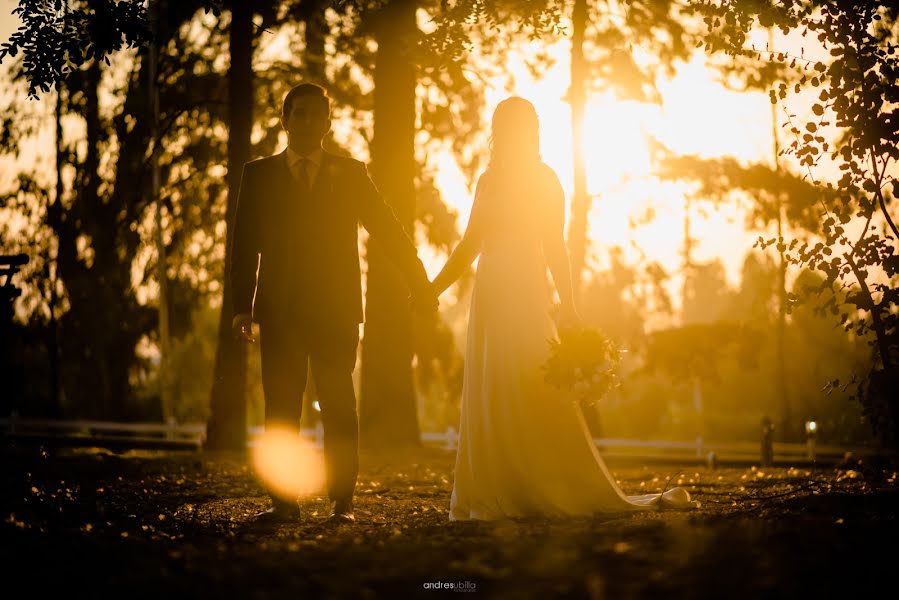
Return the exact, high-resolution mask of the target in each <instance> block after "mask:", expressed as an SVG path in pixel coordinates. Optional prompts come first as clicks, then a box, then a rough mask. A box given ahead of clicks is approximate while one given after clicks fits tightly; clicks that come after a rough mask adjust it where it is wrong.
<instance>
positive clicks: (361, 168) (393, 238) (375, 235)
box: [352, 161, 432, 295]
mask: <svg viewBox="0 0 899 600" xmlns="http://www.w3.org/2000/svg"><path fill="white" fill-rule="evenodd" d="M352 168H353V170H354V173H353V181H354V188H355V189H354V192H355V195H356V198H357V201H358V203H359V218H360V221H361V222H362V225H363V227H365V229H366V231H368V233H369V235H370V236H371V238H372V239H373V240H374V241H375V243H377V244H379V245H380V246H381V247H382V248H384V249H385V251H386V252H387V255H388V256H389V257H390V259H391V260H392V261H393V263H394V264H395V265H396V266H397V267H398V268H399V269H400V271H401V272H402V274H403V277H404V278H405V279H406V283H407V284H408V285H409V287H410V288H411V290H412V292H413V294H416V295H422V294H424V295H428V294H430V282H429V280H428V273H427V271H425V268H424V265H423V264H422V262H421V259H419V258H418V251H417V250H416V248H415V244H414V243H413V241H412V238H411V237H410V236H409V234H407V233H406V230H405V229H403V225H402V223H400V221H399V219H397V218H396V214H395V213H394V212H393V209H391V208H390V206H388V205H387V203H386V202H384V199H383V198H382V197H381V194H380V193H379V192H378V189H377V188H376V187H375V184H374V183H373V182H372V180H371V178H370V177H369V176H368V170H367V169H366V167H365V165H364V164H363V163H360V162H358V161H353V163H352ZM431 295H432V294H431Z"/></svg>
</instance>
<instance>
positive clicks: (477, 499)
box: [449, 163, 692, 521]
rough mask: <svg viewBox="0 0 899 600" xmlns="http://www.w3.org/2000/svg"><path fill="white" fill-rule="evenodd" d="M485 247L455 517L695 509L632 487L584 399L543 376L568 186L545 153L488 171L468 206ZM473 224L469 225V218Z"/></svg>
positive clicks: (682, 497) (469, 350) (469, 349)
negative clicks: (626, 488) (624, 485)
mask: <svg viewBox="0 0 899 600" xmlns="http://www.w3.org/2000/svg"><path fill="white" fill-rule="evenodd" d="M471 220H472V223H473V224H475V225H476V226H477V227H478V228H479V231H480V239H481V246H480V250H481V253H480V257H479V259H478V264H477V274H476V277H475V284H474V289H473V292H472V297H471V308H470V312H469V322H468V336H467V341H466V349H465V373H464V383H463V392H462V406H461V420H460V428H459V447H458V452H457V455H456V465H455V481H454V484H453V491H452V496H451V500H450V514H449V519H450V520H451V521H459V520H470V519H477V520H495V519H501V518H506V517H522V516H567V515H593V514H608V513H622V512H628V511H636V510H646V509H657V508H658V507H659V506H660V505H664V506H666V507H669V506H670V507H675V508H687V507H690V506H691V505H692V502H691V500H690V495H689V493H688V492H687V491H686V490H685V489H683V488H673V489H670V490H668V491H666V492H665V494H664V499H660V494H646V495H641V496H626V495H625V494H624V493H623V492H622V490H621V489H620V488H619V487H618V485H617V484H616V482H615V480H614V479H613V477H612V476H611V474H610V473H609V471H608V469H607V468H606V465H605V463H604V462H603V459H602V457H601V456H600V455H599V453H598V451H597V449H596V446H595V445H594V443H593V440H592V436H591V435H590V432H589V429H588V428H587V425H586V422H585V420H584V416H583V414H582V412H581V410H580V407H579V406H578V405H577V404H576V403H574V402H572V401H571V398H570V397H567V393H566V392H564V391H560V390H558V389H557V388H554V387H552V386H550V385H548V384H546V383H545V382H544V379H543V378H544V372H543V370H542V365H543V364H544V362H545V361H546V359H547V357H548V354H549V343H548V341H549V340H550V339H557V337H556V336H557V332H556V326H555V323H554V322H553V320H552V318H551V315H550V312H549V309H550V306H551V298H552V297H551V295H550V287H549V281H548V278H547V263H546V259H545V257H544V253H543V243H542V240H543V239H546V236H548V235H551V234H553V233H555V234H556V235H558V232H560V231H561V228H562V226H563V221H564V195H563V192H562V188H561V186H560V185H559V182H558V178H557V177H556V175H555V173H554V172H553V171H552V170H551V169H550V168H549V167H548V166H546V165H544V164H543V163H538V164H537V165H535V168H534V169H532V170H529V172H524V173H523V172H520V171H517V172H515V173H511V172H508V173H503V172H502V171H499V170H496V169H491V170H488V171H487V172H486V173H485V174H484V175H482V177H481V180H480V182H479V184H478V191H477V193H476V196H475V201H474V205H473V207H472V214H471ZM470 227H471V225H470Z"/></svg>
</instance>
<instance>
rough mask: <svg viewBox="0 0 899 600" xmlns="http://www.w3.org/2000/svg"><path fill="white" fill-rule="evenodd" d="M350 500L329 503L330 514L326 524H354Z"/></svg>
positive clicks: (354, 517) (354, 519)
mask: <svg viewBox="0 0 899 600" xmlns="http://www.w3.org/2000/svg"><path fill="white" fill-rule="evenodd" d="M355 522H356V516H355V515H354V514H353V501H352V500H334V501H332V502H331V514H330V515H328V523H335V524H339V523H355Z"/></svg>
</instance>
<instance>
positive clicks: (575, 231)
mask: <svg viewBox="0 0 899 600" xmlns="http://www.w3.org/2000/svg"><path fill="white" fill-rule="evenodd" d="M571 22H572V32H571V87H570V89H569V90H568V101H569V103H570V104H571V139H572V146H573V147H572V158H573V162H574V195H573V197H572V198H571V222H570V223H569V225H568V246H569V248H570V251H571V278H572V285H573V286H574V297H575V301H577V300H579V299H580V291H581V287H582V284H583V277H584V267H585V265H586V257H587V218H588V214H589V212H590V196H589V195H588V193H587V169H586V159H585V157H584V115H585V114H586V111H587V93H586V79H587V65H586V62H585V60H584V35H585V32H586V29H587V0H575V2H574V10H573V11H572V15H571Z"/></svg>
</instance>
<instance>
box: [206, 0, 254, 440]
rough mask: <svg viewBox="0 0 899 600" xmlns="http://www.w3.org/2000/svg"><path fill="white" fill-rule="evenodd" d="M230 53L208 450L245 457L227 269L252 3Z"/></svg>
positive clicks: (242, 140)
mask: <svg viewBox="0 0 899 600" xmlns="http://www.w3.org/2000/svg"><path fill="white" fill-rule="evenodd" d="M230 52H231V67H230V69H229V72H228V98H229V113H228V119H229V121H230V129H229V137H228V207H227V212H226V215H225V219H226V221H227V227H226V234H225V269H224V286H223V292H222V310H221V313H220V317H219V334H218V346H217V347H216V353H215V372H214V375H213V382H212V394H211V398H210V405H211V415H210V418H209V423H208V426H207V437H206V445H207V447H208V448H210V449H215V450H233V451H244V450H245V449H246V443H247V406H246V384H247V349H246V346H245V345H244V343H243V342H239V341H237V340H236V339H235V338H234V336H233V335H232V334H231V320H232V318H233V311H232V308H231V303H232V301H231V294H232V288H231V281H230V277H229V276H228V264H229V263H230V260H231V244H232V235H233V231H234V228H233V222H232V218H233V215H234V211H235V206H234V205H235V203H236V202H237V192H238V190H239V188H240V175H241V172H242V167H243V165H244V163H246V162H247V161H248V160H249V158H250V132H251V129H252V124H253V62H252V59H253V10H252V7H251V5H250V3H248V2H234V3H233V8H232V10H231V30H230Z"/></svg>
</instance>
